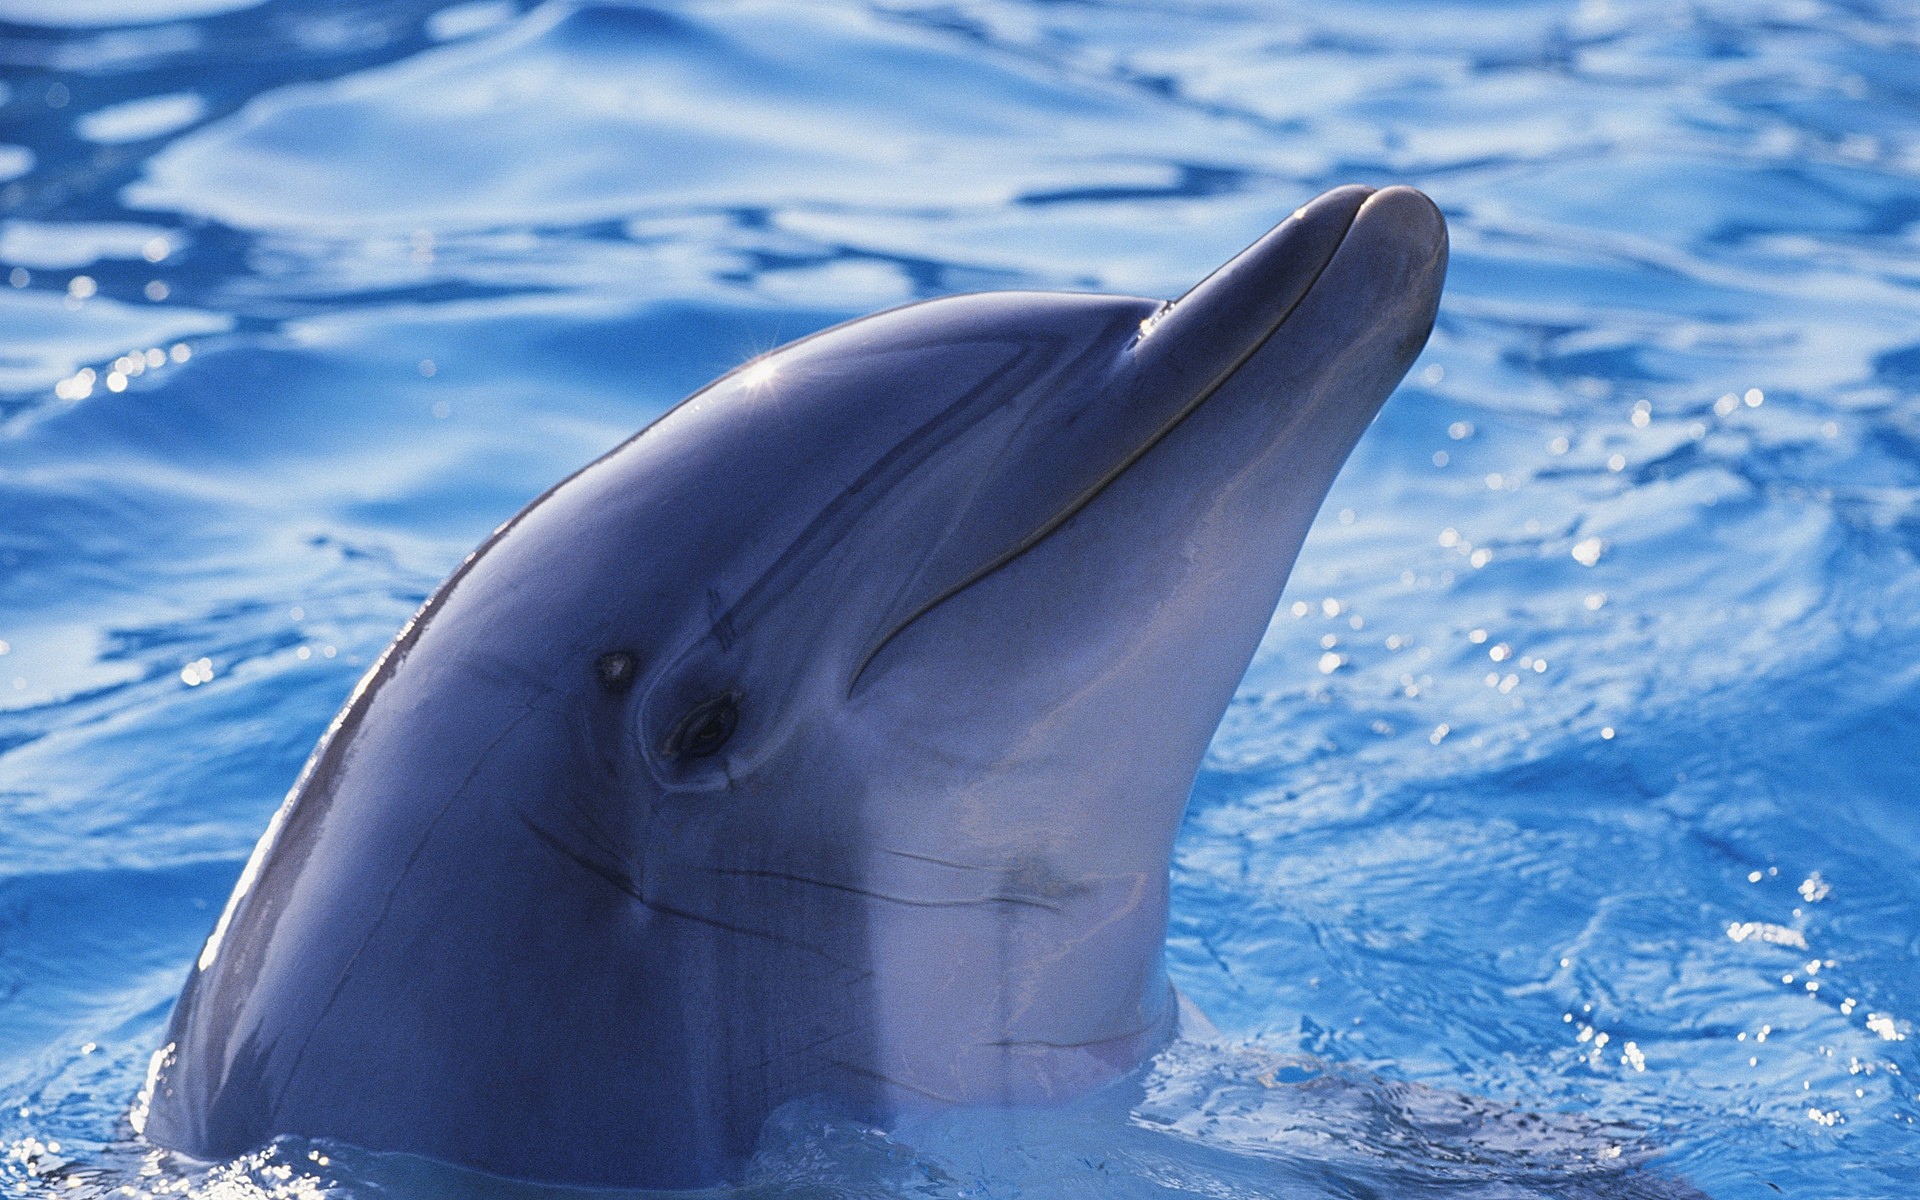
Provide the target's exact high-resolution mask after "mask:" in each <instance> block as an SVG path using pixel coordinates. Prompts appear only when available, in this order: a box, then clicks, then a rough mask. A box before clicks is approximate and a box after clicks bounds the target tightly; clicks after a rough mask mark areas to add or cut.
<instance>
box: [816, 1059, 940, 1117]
mask: <svg viewBox="0 0 1920 1200" xmlns="http://www.w3.org/2000/svg"><path fill="white" fill-rule="evenodd" d="M827 1063H828V1065H830V1066H835V1067H839V1068H840V1069H841V1070H843V1071H848V1072H851V1073H852V1074H855V1075H859V1076H862V1077H864V1078H867V1079H873V1080H877V1081H879V1082H881V1083H886V1084H891V1085H893V1086H894V1087H897V1088H899V1089H900V1090H901V1091H903V1092H913V1093H915V1094H916V1095H920V1096H925V1097H926V1098H927V1099H929V1100H931V1101H933V1102H934V1103H935V1104H945V1105H948V1106H950V1107H951V1106H958V1105H959V1104H960V1103H961V1101H960V1099H959V1097H957V1096H948V1095H944V1094H942V1093H940V1092H936V1091H932V1090H930V1089H928V1088H923V1087H919V1086H917V1085H915V1084H911V1083H908V1082H906V1081H905V1080H902V1079H895V1078H894V1077H893V1076H891V1075H889V1074H887V1073H886V1072H885V1071H876V1070H874V1069H873V1068H872V1067H863V1066H861V1065H860V1064H858V1063H850V1062H848V1061H846V1060H845V1059H843V1058H830V1059H828V1060H827Z"/></svg>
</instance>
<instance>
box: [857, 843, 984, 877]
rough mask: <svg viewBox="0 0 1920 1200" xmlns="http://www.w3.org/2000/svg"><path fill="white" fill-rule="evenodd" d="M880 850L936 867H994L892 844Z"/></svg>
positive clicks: (968, 868)
mask: <svg viewBox="0 0 1920 1200" xmlns="http://www.w3.org/2000/svg"><path fill="white" fill-rule="evenodd" d="M880 852H881V853H883V854H891V855H893V856H894V857H895V858H909V859H912V860H913V861H915V862H923V863H932V864H933V865H934V866H936V867H952V868H954V869H955V870H957V871H991V870H992V869H993V868H992V867H985V866H981V865H980V864H979V863H964V862H954V861H953V860H952V859H950V858H935V857H934V856H933V855H931V854H915V853H914V852H913V851H911V850H895V849H893V848H892V847H890V846H882V847H881V848H880Z"/></svg>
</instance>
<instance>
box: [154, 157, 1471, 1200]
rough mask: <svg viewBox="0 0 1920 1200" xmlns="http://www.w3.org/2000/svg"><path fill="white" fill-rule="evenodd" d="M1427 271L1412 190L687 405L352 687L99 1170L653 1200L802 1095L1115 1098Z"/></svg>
mask: <svg viewBox="0 0 1920 1200" xmlns="http://www.w3.org/2000/svg"><path fill="white" fill-rule="evenodd" d="M1445 263H1446V237H1445V226H1444V222H1443V221H1442V219H1441V217H1440V215H1439V213H1438V211H1437V210H1436V209H1435V208H1434V206H1433V205H1432V203H1431V202H1430V201H1428V200H1427V199H1426V198H1425V197H1424V196H1421V195H1420V194H1419V193H1418V192H1415V191H1413V190H1411V189H1408V188H1387V189H1383V190H1380V191H1374V190H1372V189H1368V188H1341V189H1337V190H1335V191H1332V192H1329V193H1327V194H1326V195H1324V196H1322V197H1320V198H1319V199H1317V200H1315V201H1313V202H1311V203H1310V204H1308V205H1306V206H1304V207H1303V208H1302V209H1300V210H1299V211H1298V212H1296V213H1295V214H1294V215H1293V216H1292V217H1290V218H1289V219H1288V220H1287V221H1285V222H1282V224H1281V225H1280V226H1278V227H1276V228H1275V229H1274V230H1273V231H1272V232H1270V233H1269V234H1267V235H1266V236H1264V237H1262V238H1261V239H1260V240H1259V241H1257V242H1255V243H1254V245H1253V246H1251V247H1249V248H1248V249H1247V250H1245V251H1243V252H1242V253H1241V254H1239V255H1238V256H1236V257H1235V258H1233V259H1232V260H1230V261H1229V262H1228V263H1227V264H1225V265H1224V266H1222V267H1221V268H1219V269H1218V270H1216V271H1214V272H1213V273H1212V274H1211V275H1209V276H1208V277H1207V278H1206V279H1205V280H1203V281H1202V282H1201V283H1200V284H1198V285H1196V286H1195V287H1194V288H1193V289H1191V290H1190V291H1189V292H1188V293H1187V294H1186V295H1185V296H1182V297H1181V298H1180V299H1179V300H1177V301H1175V302H1173V303H1171V304H1168V303H1166V302H1164V301H1160V300H1149V299H1142V298H1134V297H1121V296H1090V295H1076V294H1050V293H987V294H978V295H970V296H955V297H948V298H944V299H939V300H931V301H926V302H922V303H919V304H914V305H910V306H907V307H905V308H901V309H895V310H891V311H889V312H885V313H881V314H877V315H875V316H871V317H866V318H862V319H860V320H857V321H853V322H849V323H847V324H844V325H840V326H836V327H834V328H832V329H828V330H824V331H822V332H820V333H818V334H814V335H812V336H810V337H808V338H805V339H802V340H801V341H799V342H796V343H793V344H792V345H789V346H786V347H783V348H781V349H779V350H777V351H774V352H772V353H770V354H768V355H765V356H762V357H761V358H759V359H757V360H755V361H753V362H751V363H749V364H746V365H744V366H743V367H742V368H740V369H738V370H736V371H734V372H732V373H730V374H728V375H726V376H723V377H722V378H721V379H719V380H717V381H715V382H714V383H713V384H711V385H709V386H708V387H706V388H704V389H702V390H701V391H699V392H697V393H695V395H694V396H692V397H690V398H689V399H688V400H686V401H684V402H683V403H682V404H680V405H679V406H677V407H676V408H674V409H673V410H671V411H670V412H668V413H667V414H665V415H664V416H662V417H661V418H660V419H659V420H658V421H656V422H654V423H653V424H652V425H650V426H649V427H648V428H647V429H646V430H644V431H643V432H641V433H640V434H638V435H636V436H635V437H633V438H632V439H630V440H629V441H627V442H626V443H624V444H623V445H621V446H620V447H618V448H616V449H615V450H613V451H611V452H609V453H608V454H607V455H605V456H603V457H602V458H600V459H599V460H597V461H595V462H594V463H592V464H590V465H588V466H587V467H585V468H583V469H582V470H580V471H579V472H577V473H575V474H574V475H573V476H571V477H569V478H568V479H566V480H564V481H562V482H561V483H560V484H558V485H556V486H555V487H554V488H552V489H550V490H549V491H548V492H547V493H545V494H544V495H542V496H541V497H539V498H538V499H537V500H535V501H534V502H533V503H532V504H530V505H529V506H528V507H527V508H526V509H525V510H523V511H522V512H521V513H520V514H519V515H518V516H516V517H515V518H514V519H513V520H511V521H509V522H507V524H505V525H504V526H502V527H501V528H500V529H499V530H498V531H496V533H495V534H494V535H493V536H492V537H490V538H489V539H488V540H487V541H486V542H485V543H484V544H483V545H482V546H481V547H480V549H479V550H477V551H476V552H475V553H474V555H473V556H471V557H470V558H469V560H468V561H467V562H466V563H464V564H463V565H462V566H461V568H460V569H459V570H458V571H456V572H455V573H454V575H453V577H452V578H451V579H449V580H448V581H447V583H445V584H443V585H442V587H441V588H440V589H439V590H438V591H437V592H436V593H435V594H434V596H433V597H432V598H430V599H429V600H428V602H427V603H426V605H425V606H424V607H423V608H422V610H421V612H420V613H419V614H418V615H417V616H416V617H415V618H414V620H413V621H411V622H410V623H409V625H408V627H407V628H406V629H405V630H404V631H403V632H402V633H401V635H400V637H399V638H398V639H397V640H396V642H395V643H394V645H393V647H391V648H390V649H389V650H388V651H387V653H386V654H384V655H383V656H382V657H381V659H380V661H379V662H378V663H377V664H376V665H375V666H374V667H373V669H372V670H371V671H370V672H369V673H368V675H367V677H366V678H365V679H364V680H363V681H362V682H361V684H360V686H359V687H358V688H357V689H356V691H355V693H354V695H353V696H352V697H351V698H350V699H349V701H348V704H347V706H346V708H345V709H344V710H343V711H342V713H341V714H340V716H339V717H338V718H336V720H335V722H334V723H333V725H332V726H331V727H330V729H329V730H328V732H327V734H326V735H325V736H324V737H323V739H322V741H321V743H320V745H319V746H318V747H317V748H316V750H315V752H314V755H313V757H312V758H311V759H310V760H309V762H308V763H307V765H306V767H305V768H304V769H303V770H302V772H301V775H300V777H299V779H298V780H297V781H296V782H295V784H294V786H293V789H292V791H291V792H290V793H289V795H288V797H287V799H286V801H285V803H284V804H283V805H282V807H281V809H280V810H279V812H278V813H276V815H275V817H274V819H273V822H272V823H271V825H270V826H269V829H268V831H267V833H266V835H265V836H263V838H262V839H261V842H260V844H259V846H258V847H256V849H255V851H254V854H253V856H252V858H251V859H250V860H249V862H248V864H247V867H246V869H245V871H244V872H243V873H242V876H241V881H240V883H239V885H238V886H237V887H236V889H235V892H234V895H233V897H232V899H230V900H229V902H228V905H227V907H226V909H225V911H224V912H223V913H222V914H221V917H220V919H219V922H218V924H217V925H216V928H215V932H214V935H213V936H212V937H211V938H210V939H209V942H208V945H207V947H206V949H205V951H203V953H202V955H201V957H200V959H199V960H198V962H197V963H196V965H195V967H194V968H193V970H192V971H191V974H190V977H189V979H188V981H187V984H186V987H185V989H184V991H183V993H182V995H181V999H180V1002H179V1004H178V1005H177V1006H176V1008H175V1011H174V1014H173V1017H172V1020H171V1023H170V1026H169V1030H168V1034H167V1041H166V1043H165V1045H163V1046H162V1047H161V1048H160V1049H159V1050H158V1051H157V1052H156V1053H155V1055H154V1059H153V1064H152V1068H151V1070H150V1072H149V1078H148V1086H147V1087H146V1089H144V1091H143V1098H142V1100H141V1101H140V1102H139V1104H138V1105H136V1109H135V1117H136V1124H137V1126H138V1127H139V1128H140V1129H141V1130H142V1132H143V1133H144V1135H145V1136H146V1137H147V1138H148V1139H149V1140H151V1141H152V1142H154V1143H156V1144H158V1145H161V1146H165V1147H169V1148H172V1149H175V1150H178V1151H181V1152H184V1153H186V1154H189V1155H192V1156H195V1157H200V1158H223V1157H231V1156H233V1155H236V1154H238V1153H241V1152H244V1151H246V1150H249V1149H251V1148H254V1147H256V1146H259V1145H261V1144H263V1143H265V1142H267V1141H269V1140H271V1139H272V1138H274V1137H276V1136H280V1135H300V1136H306V1137H320V1138H334V1139H338V1140H341V1141H345V1142H350V1143H354V1144H357V1145H360V1146H363V1147H367V1148H370V1149H375V1150H397V1151H407V1152H411V1153H415V1154H421V1155H425V1156H428V1157H433V1158H438V1159H443V1160H446V1161H450V1162H455V1163H459V1164H462V1165H465V1166H469V1167H473V1168H477V1169H480V1170H484V1171H490V1172H494V1173H497V1174H501V1175H508V1176H514V1177H518V1178H524V1179H532V1180H538V1181H543V1182H556V1183H568V1184H582V1185H595V1186H623V1187H633V1186H646V1187H679V1186H697V1185H702V1184H707V1183H711V1182H714V1181H716V1180H720V1179H724V1178H727V1177H729V1176H730V1175H732V1174H734V1173H736V1172H737V1171H738V1170H739V1169H740V1167H741V1165H742V1163H743V1162H744V1161H745V1159H746V1158H747V1156H748V1155H749V1154H750V1153H751V1151H752V1149H753V1146H754V1143H755V1140H756V1139H757V1138H758V1136H759V1133H760V1131H761V1128H762V1126H763V1125H764V1124H765V1122H766V1119H767V1117H768V1116H769V1114H771V1113H772V1112H773V1111H774V1110H775V1109H776V1108H779V1107H780V1106H782V1105H784V1104H787V1103H789V1102H792V1101H795V1100H799V1099H804V1098H808V1097H825V1098H826V1099H828V1100H829V1101H830V1102H832V1103H833V1104H835V1105H837V1106H839V1107H841V1108H843V1109H845V1110H846V1111H849V1112H851V1113H853V1114H856V1115H857V1116H859V1117H860V1118H862V1119H865V1120H871V1121H875V1122H882V1123H884V1122H886V1121H889V1120H892V1119H894V1118H896V1117H898V1116H900V1115H901V1114H903V1113H906V1112H910V1111H913V1110H916V1109H919V1108H924V1107H927V1106H930V1105H931V1106H940V1105H956V1104H957V1105H972V1104H1034V1103H1049V1102H1055V1101H1059V1100H1064V1099H1068V1098H1071V1097H1073V1096H1077V1095H1080V1094H1083V1093H1085V1092H1087V1091H1089V1090H1091V1089H1093V1088H1097V1087H1100V1086H1102V1085H1103V1084H1106V1083H1108V1082H1111V1081H1112V1080H1114V1079H1117V1078H1120V1077H1122V1076H1124V1075H1126V1074H1127V1073H1129V1072H1130V1071H1132V1070H1133V1069H1134V1068H1135V1067H1137V1066H1138V1065H1139V1064H1140V1063H1141V1062H1142V1061H1144V1060H1145V1059H1146V1058H1147V1057H1148V1056H1150V1055H1151V1054H1153V1053H1155V1052H1156V1051H1157V1050H1158V1049H1159V1048H1160V1047H1161V1046H1162V1045H1164V1044H1165V1042H1166V1041H1167V1039H1168V1038H1169V1037H1171V1036H1172V1035H1173V1032H1174V1029H1175V1026H1176V1023H1177V1013H1178V1002H1177V999H1176V996H1175V993H1174V991H1173V989H1172V986H1171V984H1170V982H1169V981H1168V978H1167V974H1166V969H1165V964H1164V943H1165V937H1166V924H1167V903H1168V864H1169V861H1170V857H1171V853H1172V846H1173V839H1174V835H1175V832H1176V831H1177V829H1178V827H1179V824H1180V820H1181V817H1182V815H1183V813H1184V811H1185V807H1186V803H1187V797H1188V793H1189V791H1190V789H1191V787H1192V784H1193V780H1194V776H1195V773H1196V772H1197V770H1198V768H1199V765H1200V762H1201V758H1202V756H1203V755H1204V753H1205V751H1206V747H1207V744H1208V741H1209V740H1210V738H1211V736H1212V733H1213V731H1214V728H1215V726H1216V725H1217V723H1218V721H1219V719H1220V716H1221V714H1222V712H1223V711H1224V709H1225V707H1226V705H1227V703H1228V701H1229V700H1230V698H1231V696H1232V694H1233V691H1234V688H1235V687H1236V685H1237V684H1238V682H1239V680H1240V677H1241V675H1242V673H1243V672H1244V670H1245V668H1246V665H1247V663H1248V661H1249V660H1250V659H1251V657H1252V655H1253V653H1254V650H1255V648H1256V647H1257V645H1258V643H1259V640H1260V637H1261V635H1262V634H1263V633H1264V631H1265V629H1266V627H1267V624H1268V622H1269V620H1270V619H1271V616H1272V612H1273V610H1274V607H1275V604H1276V603H1277V601H1278V599H1279V596H1280V591H1281V588H1282V586H1283V585H1284V583H1285V580H1286V577H1287V574H1288V572H1289V571H1290V569H1291V567H1292V564H1293V560H1294V557H1295V555H1296V554H1297V553H1298V550H1299V547H1300V544H1301V541H1302V540H1303V539H1304V538H1305V536H1306V533H1307V529H1308V527H1309V525H1310V524H1311V522H1312V519H1313V516H1314V513H1315V512H1316V511H1317V510H1318V508H1319V505H1320V502H1321V500H1322V499H1323V498H1324V496H1325V494H1326V491H1327V488H1328V487H1329V486H1330V485H1331V483H1332V480H1333V477H1334V474H1335V473H1336V472H1337V470H1338V469H1339V467H1340V465H1341V463H1342V462H1344V461H1345V459H1346V457H1347V455H1348V453H1349V451H1350V450H1351V449H1352V447H1353V445H1354V443H1355V442H1356V441H1357V439H1358V438H1359V436H1360V434H1361V432H1362V431H1363V430H1364V429H1365V428H1366V426H1367V424H1368V422H1369V421H1371V419H1372V417H1373V415H1374V413H1375V412H1376V411H1377V410H1378V408H1379V406H1380V405H1381V403H1383V402H1384V400H1385V399H1386V397H1387V395H1388V393H1389V392H1391V390H1392V389H1393V387H1394V386H1395V384H1397V383H1398V381H1399V380H1400V378H1401V376H1402V375H1403V374H1404V373H1405V371H1406V370H1407V368H1408V367H1409V366H1410V365H1411V363H1412V362H1413V359H1414V357H1415V356H1416V355H1417V354H1418V352H1419V350H1420V348H1421V346H1422V345H1423V344H1424V342H1425V340H1426V337H1427V334H1428V332H1429V330H1430V329H1431V327H1432V323H1433V318H1434V312H1435V309H1436V306H1437V303H1438V299H1439V292H1440V286H1441V281H1442V278H1443V276H1444V272H1445ZM565 662H573V663H581V664H584V668H583V669H579V670H576V671H572V672H563V673H559V674H558V675H556V673H555V672H554V671H553V670H552V664H554V663H565Z"/></svg>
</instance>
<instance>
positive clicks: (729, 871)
mask: <svg viewBox="0 0 1920 1200" xmlns="http://www.w3.org/2000/svg"><path fill="white" fill-rule="evenodd" d="M707 870H708V871H709V872H710V873H712V874H714V875H731V876H737V877H742V878H747V879H777V880H781V881H783V882H786V883H801V884H806V885H808V886H810V887H817V888H825V889H827V890H828V891H834V892H846V893H848V894H849V895H853V896H864V897H866V898H867V899H870V900H884V901H886V902H887V903H889V904H905V905H909V906H911V907H914V908H971V907H975V906H978V905H983V904H1012V905H1016V906H1019V907H1022V908H1037V909H1040V910H1041V911H1043V912H1050V913H1054V914H1056V915H1057V914H1059V913H1060V912H1061V908H1060V906H1059V905H1057V904H1054V903H1053V902H1051V901H1048V900H1040V899H1036V898H1034V897H1032V896H1013V895H1007V894H1005V893H1001V892H994V893H989V894H988V895H984V896H961V897H956V898H953V899H949V900H936V899H928V898H922V897H918V896H895V895H892V894H890V893H887V892H877V891H874V890H873V889H872V888H864V887H860V886H859V885H857V884H851V883H836V882H834V881H832V880H829V879H814V878H811V877H809V876H806V875H796V874H794V873H792V872H791V871H766V870H750V869H747V868H744V867H709V868H707Z"/></svg>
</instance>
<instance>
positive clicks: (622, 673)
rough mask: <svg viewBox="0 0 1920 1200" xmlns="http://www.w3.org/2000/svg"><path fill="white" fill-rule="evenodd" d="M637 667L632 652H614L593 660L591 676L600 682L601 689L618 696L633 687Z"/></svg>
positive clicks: (636, 660)
mask: <svg viewBox="0 0 1920 1200" xmlns="http://www.w3.org/2000/svg"><path fill="white" fill-rule="evenodd" d="M639 666H640V664H639V660H638V659H636V658H635V657H634V654H633V651H631V650H614V651H610V652H608V653H606V654H602V655H601V656H600V657H599V658H597V659H595V660H594V662H593V676H594V678H595V679H598V680H599V681H600V686H601V687H603V688H605V689H606V690H607V691H609V692H612V693H614V694H615V695H618V694H620V693H621V692H624V691H626V690H627V689H628V688H630V687H632V686H633V678H634V676H635V674H637V673H638V670H639Z"/></svg>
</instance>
